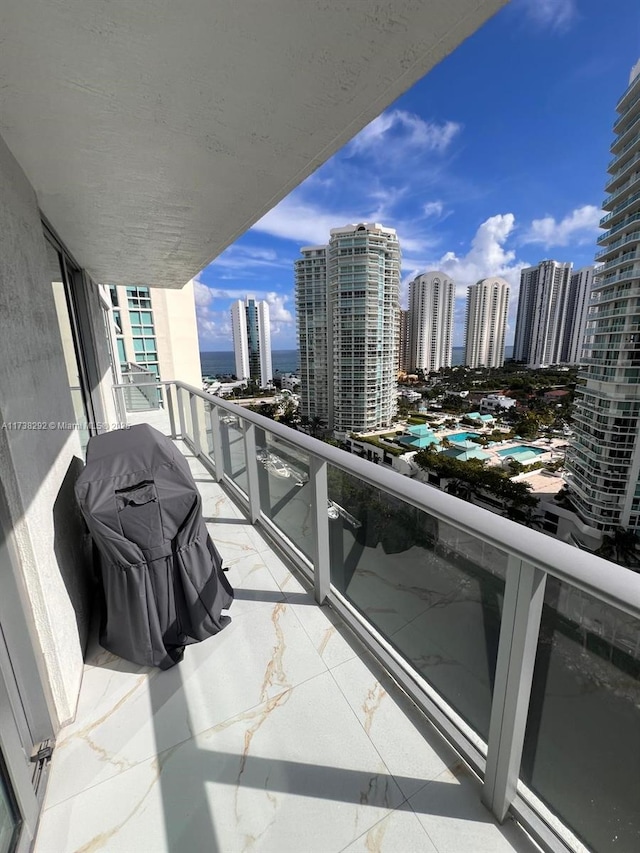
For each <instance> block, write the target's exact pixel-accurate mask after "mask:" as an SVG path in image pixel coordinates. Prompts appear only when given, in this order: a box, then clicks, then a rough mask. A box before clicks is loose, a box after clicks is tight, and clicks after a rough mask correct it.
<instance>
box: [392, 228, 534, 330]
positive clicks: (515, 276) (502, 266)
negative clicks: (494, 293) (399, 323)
mask: <svg viewBox="0 0 640 853" xmlns="http://www.w3.org/2000/svg"><path fill="white" fill-rule="evenodd" d="M514 229H515V217H514V215H513V213H504V214H497V215H496V216H491V217H489V219H486V220H485V221H484V222H483V223H482V224H481V225H480V226H479V228H478V230H477V231H476V233H475V235H474V237H473V239H472V241H471V246H470V248H469V251H468V252H467V253H466V254H462V255H458V254H456V253H455V252H453V251H449V252H445V254H443V255H441V256H440V257H431V258H429V257H422V258H415V257H414V258H409V257H407V258H405V260H404V262H403V268H404V271H405V273H407V274H406V275H405V276H404V278H403V285H402V293H403V297H402V300H401V301H402V304H406V293H407V289H408V283H409V281H411V279H413V278H414V277H415V276H416V275H418V274H419V273H422V272H428V271H429V270H440V271H441V272H443V273H446V274H447V275H449V276H451V278H452V279H453V281H454V282H455V285H456V306H455V312H456V324H455V326H456V335H457V339H456V345H458V344H460V343H463V341H462V340H461V339H460V337H459V335H460V334H462V325H463V323H464V312H465V304H466V298H467V287H468V286H469V285H470V284H475V283H476V282H478V281H480V279H482V278H487V277H489V276H500V277H501V278H504V279H505V280H506V281H508V282H509V285H510V286H511V295H510V300H509V301H510V310H509V324H510V326H511V328H513V324H514V322H515V311H516V307H517V295H518V290H519V288H520V270H521V269H522V268H523V267H526V266H529V263H528V262H526V261H522V260H519V259H518V258H517V257H516V253H515V251H513V250H511V249H507V248H506V245H505V244H506V243H507V241H508V240H509V238H510V237H511V236H512V235H513V232H514Z"/></svg>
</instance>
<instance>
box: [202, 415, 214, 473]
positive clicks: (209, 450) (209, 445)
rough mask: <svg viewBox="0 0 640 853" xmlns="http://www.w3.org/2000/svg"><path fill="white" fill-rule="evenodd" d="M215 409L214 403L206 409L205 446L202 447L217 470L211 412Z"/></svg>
mask: <svg viewBox="0 0 640 853" xmlns="http://www.w3.org/2000/svg"><path fill="white" fill-rule="evenodd" d="M212 409H213V403H207V404H206V407H205V415H204V417H205V422H204V423H205V428H204V444H203V446H202V449H203V451H204V452H205V453H206V454H207V456H208V457H209V461H210V463H211V464H212V465H213V468H214V470H215V467H216V459H215V455H214V449H213V432H212V430H211V410H212Z"/></svg>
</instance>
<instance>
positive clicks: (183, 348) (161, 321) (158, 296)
mask: <svg viewBox="0 0 640 853" xmlns="http://www.w3.org/2000/svg"><path fill="white" fill-rule="evenodd" d="M109 292H110V297H111V306H112V307H111V317H112V322H113V328H112V331H113V338H112V340H114V342H115V347H114V349H115V352H114V356H116V354H117V356H116V357H117V361H118V364H119V368H120V370H121V371H125V372H127V371H130V370H135V365H138V366H140V367H142V368H144V369H145V370H147V371H149V372H150V373H152V374H154V375H155V376H157V377H158V378H159V379H162V380H164V381H165V382H166V381H168V380H171V379H181V380H182V381H183V382H188V383H189V384H191V385H194V386H196V387H197V388H199V387H200V386H201V384H202V368H201V367H200V346H199V342H198V326H197V322H196V308H195V299H194V291H193V281H189V282H187V284H185V286H184V287H183V288H182V289H181V290H169V289H166V288H158V287H125V286H122V285H118V286H117V287H110V288H109Z"/></svg>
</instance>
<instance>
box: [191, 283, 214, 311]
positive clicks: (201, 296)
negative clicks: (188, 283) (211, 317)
mask: <svg viewBox="0 0 640 853" xmlns="http://www.w3.org/2000/svg"><path fill="white" fill-rule="evenodd" d="M193 292H194V298H195V303H196V307H197V308H204V307H205V306H206V305H209V304H210V303H211V300H212V299H213V293H212V291H211V289H210V288H208V287H207V285H206V284H202V283H201V282H199V281H198V280H197V279H196V280H195V281H194V282H193Z"/></svg>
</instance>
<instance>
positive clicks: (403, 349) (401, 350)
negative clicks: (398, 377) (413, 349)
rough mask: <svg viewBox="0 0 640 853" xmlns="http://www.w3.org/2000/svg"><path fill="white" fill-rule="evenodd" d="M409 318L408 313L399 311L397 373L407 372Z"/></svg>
mask: <svg viewBox="0 0 640 853" xmlns="http://www.w3.org/2000/svg"><path fill="white" fill-rule="evenodd" d="M410 317H411V314H410V312H409V311H403V310H402V309H401V310H400V327H399V341H398V371H399V372H400V373H406V372H407V371H408V370H409V332H410Z"/></svg>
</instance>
